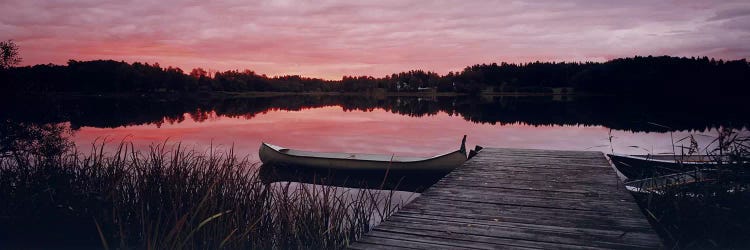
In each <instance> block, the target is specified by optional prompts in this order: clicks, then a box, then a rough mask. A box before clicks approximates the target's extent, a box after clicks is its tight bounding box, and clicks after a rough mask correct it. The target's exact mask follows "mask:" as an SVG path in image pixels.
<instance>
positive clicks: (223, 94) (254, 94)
mask: <svg viewBox="0 0 750 250" xmlns="http://www.w3.org/2000/svg"><path fill="white" fill-rule="evenodd" d="M0 96H54V97H84V98H85V97H93V98H98V97H106V98H111V97H123V98H125V97H198V98H259V97H278V96H369V97H457V96H472V95H470V94H467V93H458V92H437V93H429V92H387V93H381V94H375V93H369V92H365V93H361V92H258V91H247V92H229V91H211V92H192V93H180V92H120V93H83V92H20V93H5V94H0ZM473 96H474V97H495V96H512V97H524V96H606V95H604V94H591V93H536V92H492V93H481V94H477V95H473Z"/></svg>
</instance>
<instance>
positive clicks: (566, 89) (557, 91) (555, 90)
mask: <svg viewBox="0 0 750 250" xmlns="http://www.w3.org/2000/svg"><path fill="white" fill-rule="evenodd" d="M573 93H575V88H573V87H562V88H552V94H553V95H569V94H573Z"/></svg>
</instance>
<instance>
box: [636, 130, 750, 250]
mask: <svg viewBox="0 0 750 250" xmlns="http://www.w3.org/2000/svg"><path fill="white" fill-rule="evenodd" d="M678 143H679V144H680V145H677V144H678ZM684 144H687V145H684ZM673 145H674V148H675V152H676V154H681V155H693V154H704V155H708V156H709V157H710V158H712V159H713V160H714V161H716V163H717V165H716V169H714V170H711V171H710V172H709V174H708V175H706V176H709V177H701V178H697V179H695V181H691V182H689V183H685V184H681V185H664V186H660V187H658V188H656V190H651V192H648V193H638V192H634V193H633V194H634V196H635V197H636V200H637V201H638V203H639V205H640V206H641V209H642V210H643V211H644V214H645V215H646V217H648V218H649V220H650V221H651V222H652V225H654V228H655V229H656V230H657V232H658V233H659V234H660V235H661V236H662V239H663V240H664V243H665V246H666V247H667V248H670V249H744V248H750V241H749V240H748V238H747V232H750V213H749V212H748V211H750V163H748V160H750V136H748V135H747V131H740V130H736V129H730V128H721V129H719V131H718V133H717V135H716V136H715V137H714V139H713V140H712V141H711V142H709V143H708V145H705V146H704V147H703V148H701V147H699V145H698V143H697V142H696V140H695V138H694V136H693V135H690V136H687V137H685V138H681V139H679V140H676V141H675V140H673ZM696 176H702V175H696Z"/></svg>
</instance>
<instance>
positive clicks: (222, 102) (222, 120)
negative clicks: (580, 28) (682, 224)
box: [1, 95, 750, 160]
mask: <svg viewBox="0 0 750 250" xmlns="http://www.w3.org/2000/svg"><path fill="white" fill-rule="evenodd" d="M1 104H2V106H3V110H1V111H3V116H5V117H4V118H5V119H9V120H13V121H21V122H35V123H44V122H65V123H66V124H68V125H69V126H70V127H71V128H73V131H74V133H73V139H74V141H75V143H76V144H77V145H79V146H80V147H82V148H84V149H85V148H87V147H90V145H91V144H92V143H93V142H95V141H99V142H101V141H102V140H103V139H106V140H108V141H110V143H109V145H111V146H113V147H114V146H115V144H117V143H118V142H119V141H122V140H125V141H128V142H132V143H133V144H134V145H135V146H136V147H137V148H139V149H147V148H148V146H149V145H152V144H154V143H163V142H164V141H167V143H178V142H179V143H181V144H182V145H183V146H188V147H193V148H195V149H198V150H207V149H208V148H209V147H213V148H214V149H219V150H221V149H228V148H230V147H232V148H233V149H234V151H235V153H236V154H238V155H241V156H244V155H247V156H248V157H250V159H251V160H258V158H257V151H258V146H259V145H260V143H261V142H269V143H272V144H276V145H281V146H285V147H290V148H296V149H302V150H311V151H328V152H366V153H381V154H396V155H404V156H433V155H437V154H441V153H445V152H449V151H453V150H455V149H457V148H458V147H459V145H460V141H461V137H462V136H463V135H468V140H467V146H469V147H470V148H473V146H474V145H481V146H485V147H513V148H536V149H560V150H598V151H602V152H613V151H614V152H615V153H621V154H645V153H654V154H658V153H671V152H673V141H677V142H676V145H677V146H679V145H689V141H687V140H683V141H679V140H680V139H682V138H684V137H686V136H689V135H691V134H693V135H696V136H695V139H696V140H697V141H698V143H699V145H700V146H702V147H703V146H705V145H707V144H708V143H709V142H711V141H712V140H713V139H714V138H715V135H716V133H715V129H716V128H718V127H722V126H731V127H735V128H740V129H745V128H746V127H747V125H748V117H750V115H748V111H747V110H744V109H741V108H737V109H736V110H733V109H729V110H727V108H722V107H734V106H732V105H731V104H715V105H713V106H711V105H709V106H706V105H693V106H689V107H685V106H682V105H680V100H671V101H664V100H657V101H647V100H642V99H639V100H628V99H616V98H612V97H570V96H542V97H509V96H495V97H487V96H485V97H465V96H458V97H381V98H375V97H369V96H350V95H330V96H328V95H324V96H308V95H302V96H280V97H262V98H199V97H195V98H184V97H181V98H153V97H149V98H145V97H137V98H136V97H130V98H103V97H100V98H92V97H87V98H36V99H29V98H25V99H16V100H13V99H10V100H5V101H3V103H1ZM678 152H679V149H678Z"/></svg>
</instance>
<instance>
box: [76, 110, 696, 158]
mask: <svg viewBox="0 0 750 250" xmlns="http://www.w3.org/2000/svg"><path fill="white" fill-rule="evenodd" d="M464 134H466V135H468V141H467V144H468V145H467V146H469V147H473V146H474V145H482V146H491V147H515V148H538V149H561V150H599V151H603V152H610V147H613V148H614V149H615V152H617V153H625V154H639V153H645V152H646V151H644V150H643V149H641V148H644V149H648V150H649V151H651V152H654V153H663V152H671V150H672V149H671V148H672V145H671V141H672V140H671V138H670V134H669V133H632V132H625V131H613V132H612V135H613V136H614V137H613V141H612V143H611V144H610V141H609V139H608V138H609V136H610V133H609V129H608V128H605V127H601V126H530V125H523V124H506V125H500V124H496V125H491V124H478V123H472V122H469V121H466V120H464V119H463V118H461V117H458V116H450V115H448V114H446V113H442V112H441V113H438V114H437V115H433V116H423V117H409V116H403V115H399V114H393V113H390V112H388V111H385V110H383V109H375V110H373V111H372V112H365V111H344V110H343V109H342V108H341V107H337V106H329V107H322V108H313V109H305V110H301V111H278V110H277V111H268V112H266V113H263V114H258V115H257V116H255V117H253V119H245V118H241V117H214V118H212V119H209V120H207V121H203V122H196V121H193V120H191V119H185V120H184V121H183V122H180V123H173V124H168V123H165V124H162V125H161V126H160V127H157V126H156V125H138V126H128V127H118V128H95V127H83V128H81V129H80V130H79V131H77V132H76V134H75V141H76V142H77V143H78V144H79V145H80V146H87V145H90V143H91V142H93V141H94V140H95V139H97V138H103V137H107V138H110V139H111V140H113V141H114V142H115V143H116V142H118V141H119V140H121V139H122V138H126V137H127V140H128V141H131V142H133V144H134V145H135V146H136V147H137V148H139V149H147V148H148V145H150V144H152V143H160V142H163V141H164V140H166V139H169V141H171V142H181V143H182V145H185V146H188V147H194V148H196V149H199V150H205V149H207V148H208V145H213V146H214V147H218V148H219V149H222V148H223V149H226V148H228V147H231V146H233V147H234V149H235V152H237V153H238V154H240V155H246V154H249V155H250V158H251V160H257V150H258V145H259V144H260V143H261V142H262V141H265V142H270V143H273V144H278V145H282V146H286V147H293V148H299V149H304V150H313V151H329V152H368V153H380V154H398V155H413V156H433V155H436V154H439V153H444V152H447V151H451V150H454V149H457V148H458V146H459V143H460V139H461V136H462V135H464ZM688 134H689V133H687V132H676V133H674V135H673V137H674V138H675V140H677V139H679V138H682V137H684V136H687V135H688ZM707 134H710V133H707ZM696 139H698V140H699V145H701V146H704V145H706V144H707V143H708V142H709V141H710V140H711V138H709V137H704V136H698V137H696ZM630 146H638V147H639V148H636V147H630Z"/></svg>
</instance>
